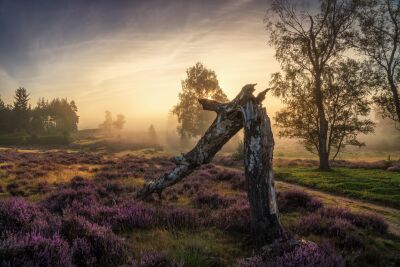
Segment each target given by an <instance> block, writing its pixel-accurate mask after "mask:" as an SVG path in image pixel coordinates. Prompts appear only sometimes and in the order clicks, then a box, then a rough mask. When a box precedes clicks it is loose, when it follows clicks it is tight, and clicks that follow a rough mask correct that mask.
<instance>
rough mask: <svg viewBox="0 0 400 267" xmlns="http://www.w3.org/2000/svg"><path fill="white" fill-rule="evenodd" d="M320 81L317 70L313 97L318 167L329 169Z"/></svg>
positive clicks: (326, 125) (326, 130) (325, 123)
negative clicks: (316, 130)
mask: <svg viewBox="0 0 400 267" xmlns="http://www.w3.org/2000/svg"><path fill="white" fill-rule="evenodd" d="M321 87H322V81H321V72H319V71H318V72H317V74H316V75H315V89H314V98H315V103H316V105H317V110H318V125H319V132H318V156H319V169H320V170H324V171H328V170H330V169H331V168H330V165H329V153H328V147H327V144H328V121H327V120H326V115H325V110H324V105H323V96H322V89H321Z"/></svg>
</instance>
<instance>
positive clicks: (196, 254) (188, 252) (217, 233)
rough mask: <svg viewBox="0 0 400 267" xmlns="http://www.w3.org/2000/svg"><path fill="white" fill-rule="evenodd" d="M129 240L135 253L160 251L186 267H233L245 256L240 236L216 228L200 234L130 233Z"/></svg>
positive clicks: (156, 230) (168, 232)
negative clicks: (183, 263)
mask: <svg viewBox="0 0 400 267" xmlns="http://www.w3.org/2000/svg"><path fill="white" fill-rule="evenodd" d="M127 239H128V240H129V241H130V242H131V243H132V244H133V247H134V249H135V252H136V253H138V252H140V251H142V252H145V251H158V252H162V253H165V254H166V255H167V256H169V257H170V258H173V259H176V260H177V261H178V262H179V261H183V262H185V266H189V267H190V266H230V265H231V266H232V265H234V264H235V263H236V260H237V258H240V257H244V256H245V255H246V253H245V250H243V248H242V247H241V241H240V237H234V236H232V235H229V234H227V233H224V232H223V231H221V230H218V229H215V228H208V229H203V230H200V231H182V230H181V231H167V230H165V229H151V230H141V231H140V230H139V231H134V232H132V233H129V234H128V235H127Z"/></svg>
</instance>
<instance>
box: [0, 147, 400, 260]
mask: <svg viewBox="0 0 400 267" xmlns="http://www.w3.org/2000/svg"><path fill="white" fill-rule="evenodd" d="M345 163H346V164H347V165H348V166H342V165H344V164H345ZM312 164H313V162H312V161H307V162H305V161H302V160H297V161H292V160H282V159H277V160H275V165H276V166H277V168H276V172H277V174H278V178H279V179H278V180H280V181H279V182H277V190H278V205H279V209H280V212H281V219H282V223H283V225H284V227H285V228H286V229H287V230H289V231H290V232H292V233H294V234H295V235H296V236H298V237H299V238H300V239H301V238H304V239H307V240H311V241H314V242H315V243H304V245H301V246H298V247H297V248H296V249H295V250H294V251H290V252H285V253H283V254H282V255H280V256H279V257H276V258H274V259H270V262H269V263H267V265H265V264H266V263H265V260H263V259H261V257H260V256H258V255H257V246H256V244H254V243H253V242H252V239H251V235H250V233H249V228H250V227H249V219H250V214H249V204H248V200H247V196H246V191H245V190H246V184H245V179H244V174H243V172H242V171H241V169H242V163H241V161H235V160H233V159H232V158H230V157H222V156H219V157H217V158H215V159H214V161H213V162H212V163H210V164H207V165H203V166H202V167H201V168H199V169H197V170H196V171H195V172H194V173H193V174H191V175H190V176H189V177H187V178H185V179H184V180H183V181H181V182H180V183H178V184H176V185H174V186H173V187H170V188H168V189H166V190H165V191H164V192H163V194H162V195H161V199H160V196H158V195H154V196H152V197H151V198H150V199H146V201H137V200H135V199H134V196H135V193H136V192H137V190H138V189H140V188H141V186H142V185H143V183H144V182H145V181H146V180H148V179H154V178H157V177H159V176H160V175H162V174H163V173H164V172H166V171H169V170H171V169H172V168H173V167H174V163H172V162H171V161H170V160H169V156H168V155H167V153H165V152H162V151H159V150H156V149H145V150H137V151H129V152H127V151H119V152H115V153H114V152H109V151H107V150H105V151H103V152H99V151H85V152H83V151H82V150H77V149H75V150H66V149H65V150H64V149H54V150H51V149H48V150H32V149H28V150H16V149H2V150H1V151H0V192H1V193H0V198H1V200H0V228H1V229H2V231H1V233H0V266H397V265H398V264H399V261H400V259H399V251H400V231H399V229H400V226H399V224H400V222H399V221H400V219H399V218H400V211H399V210H398V209H396V208H398V203H399V202H398V197H399V184H400V178H399V177H400V176H399V174H400V173H399V172H396V171H395V170H394V169H391V170H387V169H388V168H390V167H393V166H394V164H392V165H393V166H387V165H386V166H385V167H386V169H382V168H379V167H378V166H375V165H374V166H369V167H368V168H367V167H366V166H362V164H360V163H358V165H357V164H355V163H353V165H351V166H350V163H348V162H342V163H341V164H342V165H341V166H340V167H338V168H335V170H334V171H333V172H328V173H325V172H323V173H322V172H316V171H314V168H313V165H312ZM386 164H387V163H386ZM341 179H342V180H341ZM282 181H284V182H282ZM331 181H332V182H331ZM333 181H335V183H334V182H333ZM292 182H293V183H296V184H304V185H306V186H310V187H313V188H314V189H308V188H303V187H301V186H298V185H294V184H291V183H292ZM346 182H347V183H353V184H357V185H358V186H353V187H350V186H349V185H348V184H346ZM368 185H370V186H371V187H373V188H375V187H376V188H378V187H379V188H380V191H378V190H375V191H374V190H369V188H368V187H367V186H368ZM329 187H332V188H333V187H334V188H336V189H337V190H333V189H332V190H331V189H329ZM346 188H347V189H349V188H351V192H352V194H349V193H348V191H346ZM315 189H322V190H323V191H329V192H332V193H339V194H340V195H347V196H351V197H354V198H353V199H351V198H343V197H340V196H335V195H333V194H326V193H324V192H321V191H319V190H315ZM365 191H368V192H372V193H373V194H374V195H368V196H367V197H366V196H365V195H363V194H364V193H363V192H365ZM382 191H385V192H382ZM357 198H360V199H361V198H362V199H363V200H365V201H359V200H357ZM369 200H374V202H376V203H378V204H369V203H368V201H369ZM379 203H381V204H388V205H390V206H392V207H393V208H387V207H384V205H379ZM316 244H319V246H317V245H316ZM301 264H303V265H301ZM321 264H322V265H321Z"/></svg>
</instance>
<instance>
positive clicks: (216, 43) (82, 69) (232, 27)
mask: <svg viewBox="0 0 400 267" xmlns="http://www.w3.org/2000/svg"><path fill="white" fill-rule="evenodd" d="M267 8H268V1H267V0H210V1H207V0H202V1H191V0H170V1H166V0H158V1H157V0H155V1H152V0H149V1H128V0H125V1H122V0H113V1H111V0H110V1H104V0H96V1H95V0H86V1H83V0H82V1H76V0H69V1H58V0H35V1H19V0H0V95H1V96H2V98H3V99H4V100H5V102H9V103H10V102H11V101H12V95H13V93H14V90H15V89H16V88H17V87H19V86H23V87H25V88H27V89H28V91H29V92H30V94H31V103H32V104H34V103H35V102H36V101H37V99H38V98H39V97H45V98H48V99H51V98H54V97H67V98H68V99H69V100H75V101H76V103H77V106H78V109H79V116H80V123H79V127H80V129H85V128H92V127H96V126H97V125H98V124H99V123H101V121H102V119H103V114H104V111H105V110H110V111H111V112H112V113H113V114H117V113H122V114H124V115H125V116H126V117H127V128H129V129H135V130H143V129H147V128H148V126H149V125H150V124H155V125H156V128H157V129H166V128H167V127H169V126H170V124H171V119H168V117H169V116H171V115H170V110H171V108H172V107H173V105H174V104H176V103H177V101H178V99H177V96H178V93H179V91H180V90H181V80H183V79H185V70H186V69H187V68H188V67H191V66H193V65H194V64H195V63H196V62H198V61H200V62H202V63H203V64H204V65H205V66H207V67H208V68H211V69H213V70H214V71H215V72H216V74H217V76H218V79H219V82H220V86H221V88H222V89H223V90H224V92H225V93H226V94H227V95H228V97H229V98H233V97H234V96H235V95H236V94H237V93H238V92H239V90H240V89H241V87H242V86H243V85H245V84H247V83H258V86H257V88H258V89H259V90H262V89H264V88H266V87H267V86H268V81H269V79H270V75H271V74H272V73H273V72H277V71H279V64H278V63H277V61H276V60H275V59H274V49H273V48H272V47H269V46H268V36H267V32H266V30H265V25H264V24H263V19H264V17H265V13H266V10H267ZM264 104H265V105H266V106H267V109H268V111H269V112H270V113H274V111H276V110H277V109H278V108H279V105H280V103H279V101H278V100H277V99H272V98H271V97H269V98H268V97H267V100H266V101H265V103H264ZM271 115H273V114H271Z"/></svg>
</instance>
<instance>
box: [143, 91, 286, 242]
mask: <svg viewBox="0 0 400 267" xmlns="http://www.w3.org/2000/svg"><path fill="white" fill-rule="evenodd" d="M254 86H255V84H249V85H246V86H244V87H243V88H242V90H241V92H240V93H239V94H238V95H237V96H236V98H235V99H233V100H232V101H231V102H229V103H225V104H224V103H219V102H216V101H213V100H208V99H202V100H199V101H200V104H201V105H202V106H203V109H205V110H212V111H215V112H216V113H217V117H216V119H215V120H214V122H213V123H212V125H211V126H210V127H209V128H208V130H207V131H206V133H205V134H204V136H203V137H202V138H201V139H200V140H199V142H198V143H197V144H196V146H195V147H194V148H193V149H192V150H191V151H190V152H188V153H186V154H183V155H181V156H178V157H175V159H174V160H175V163H176V167H175V169H174V170H173V171H172V172H169V173H166V174H164V175H163V176H162V177H161V178H160V179H159V180H157V181H150V182H147V183H146V184H145V185H144V186H143V188H142V189H141V190H140V191H139V192H138V193H137V198H140V199H143V198H145V197H147V196H148V195H150V194H152V193H160V194H161V192H162V190H163V189H164V188H166V187H168V186H171V185H173V184H175V183H177V182H178V181H180V180H182V179H183V178H184V177H185V176H187V175H189V174H190V173H191V172H192V171H193V170H195V169H196V168H197V167H199V166H200V165H202V164H205V163H209V162H210V161H211V160H212V158H213V157H214V156H215V154H216V153H217V152H218V151H219V150H220V149H221V148H222V146H223V145H224V144H225V143H226V142H228V141H229V139H230V138H232V136H234V135H235V134H236V133H237V132H238V131H239V130H240V129H241V128H242V127H243V125H244V134H245V142H244V143H245V174H246V183H247V193H248V198H249V203H250V212H251V227H252V231H253V234H254V236H255V238H256V241H258V242H272V241H273V240H275V239H277V238H280V237H284V230H283V228H282V226H281V224H280V220H279V213H278V208H277V203H276V193H275V186H274V174H273V170H272V155H273V149H274V140H273V135H272V131H271V124H270V121H269V118H268V116H267V114H266V111H265V109H264V108H263V107H262V104H261V102H262V101H263V100H264V98H265V94H266V92H267V90H265V91H263V92H261V93H260V94H258V96H257V97H254V96H253V92H254V90H255V89H254Z"/></svg>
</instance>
